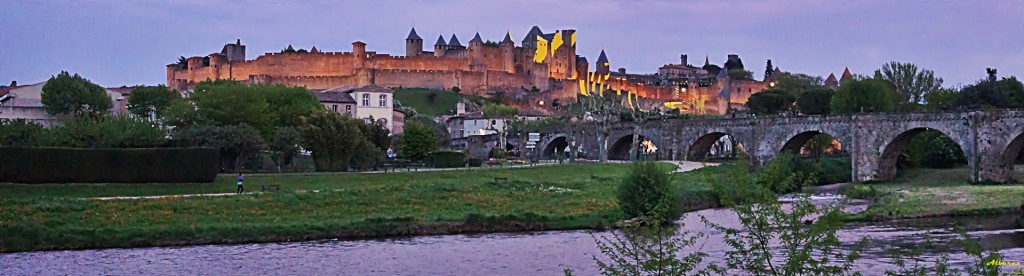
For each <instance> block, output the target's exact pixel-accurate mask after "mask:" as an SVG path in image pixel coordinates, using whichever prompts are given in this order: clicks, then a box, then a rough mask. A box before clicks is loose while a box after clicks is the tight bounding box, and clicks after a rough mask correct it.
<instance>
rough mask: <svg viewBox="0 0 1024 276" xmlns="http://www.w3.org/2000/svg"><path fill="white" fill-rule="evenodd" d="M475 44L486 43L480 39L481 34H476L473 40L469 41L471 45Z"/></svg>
mask: <svg viewBox="0 0 1024 276" xmlns="http://www.w3.org/2000/svg"><path fill="white" fill-rule="evenodd" d="M473 42H479V43H484V40H483V39H481V38H480V33H479V32H478V33H476V35H474V36H473V39H472V40H470V41H469V43H473Z"/></svg>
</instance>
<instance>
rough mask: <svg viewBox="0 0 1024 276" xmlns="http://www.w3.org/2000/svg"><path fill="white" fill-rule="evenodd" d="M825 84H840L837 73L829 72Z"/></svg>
mask: <svg viewBox="0 0 1024 276" xmlns="http://www.w3.org/2000/svg"><path fill="white" fill-rule="evenodd" d="M825 86H832V87H834V86H839V80H837V79H836V74H833V73H829V74H828V78H826V79H825Z"/></svg>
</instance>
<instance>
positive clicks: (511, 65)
mask: <svg viewBox="0 0 1024 276" xmlns="http://www.w3.org/2000/svg"><path fill="white" fill-rule="evenodd" d="M498 48H500V49H501V58H502V64H504V68H503V69H504V70H505V72H509V73H512V74H515V73H516V59H515V50H516V46H515V42H512V34H511V33H509V32H505V39H502V40H501V43H498Z"/></svg>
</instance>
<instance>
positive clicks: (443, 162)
mask: <svg viewBox="0 0 1024 276" xmlns="http://www.w3.org/2000/svg"><path fill="white" fill-rule="evenodd" d="M427 165H428V166H431V167H434V168H458V167H463V166H466V154H465V153H462V152H458V151H435V152H431V153H430V154H429V155H427Z"/></svg>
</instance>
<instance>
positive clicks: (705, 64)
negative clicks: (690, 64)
mask: <svg viewBox="0 0 1024 276" xmlns="http://www.w3.org/2000/svg"><path fill="white" fill-rule="evenodd" d="M708 65H711V60H709V59H708V55H704V66H708Z"/></svg>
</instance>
